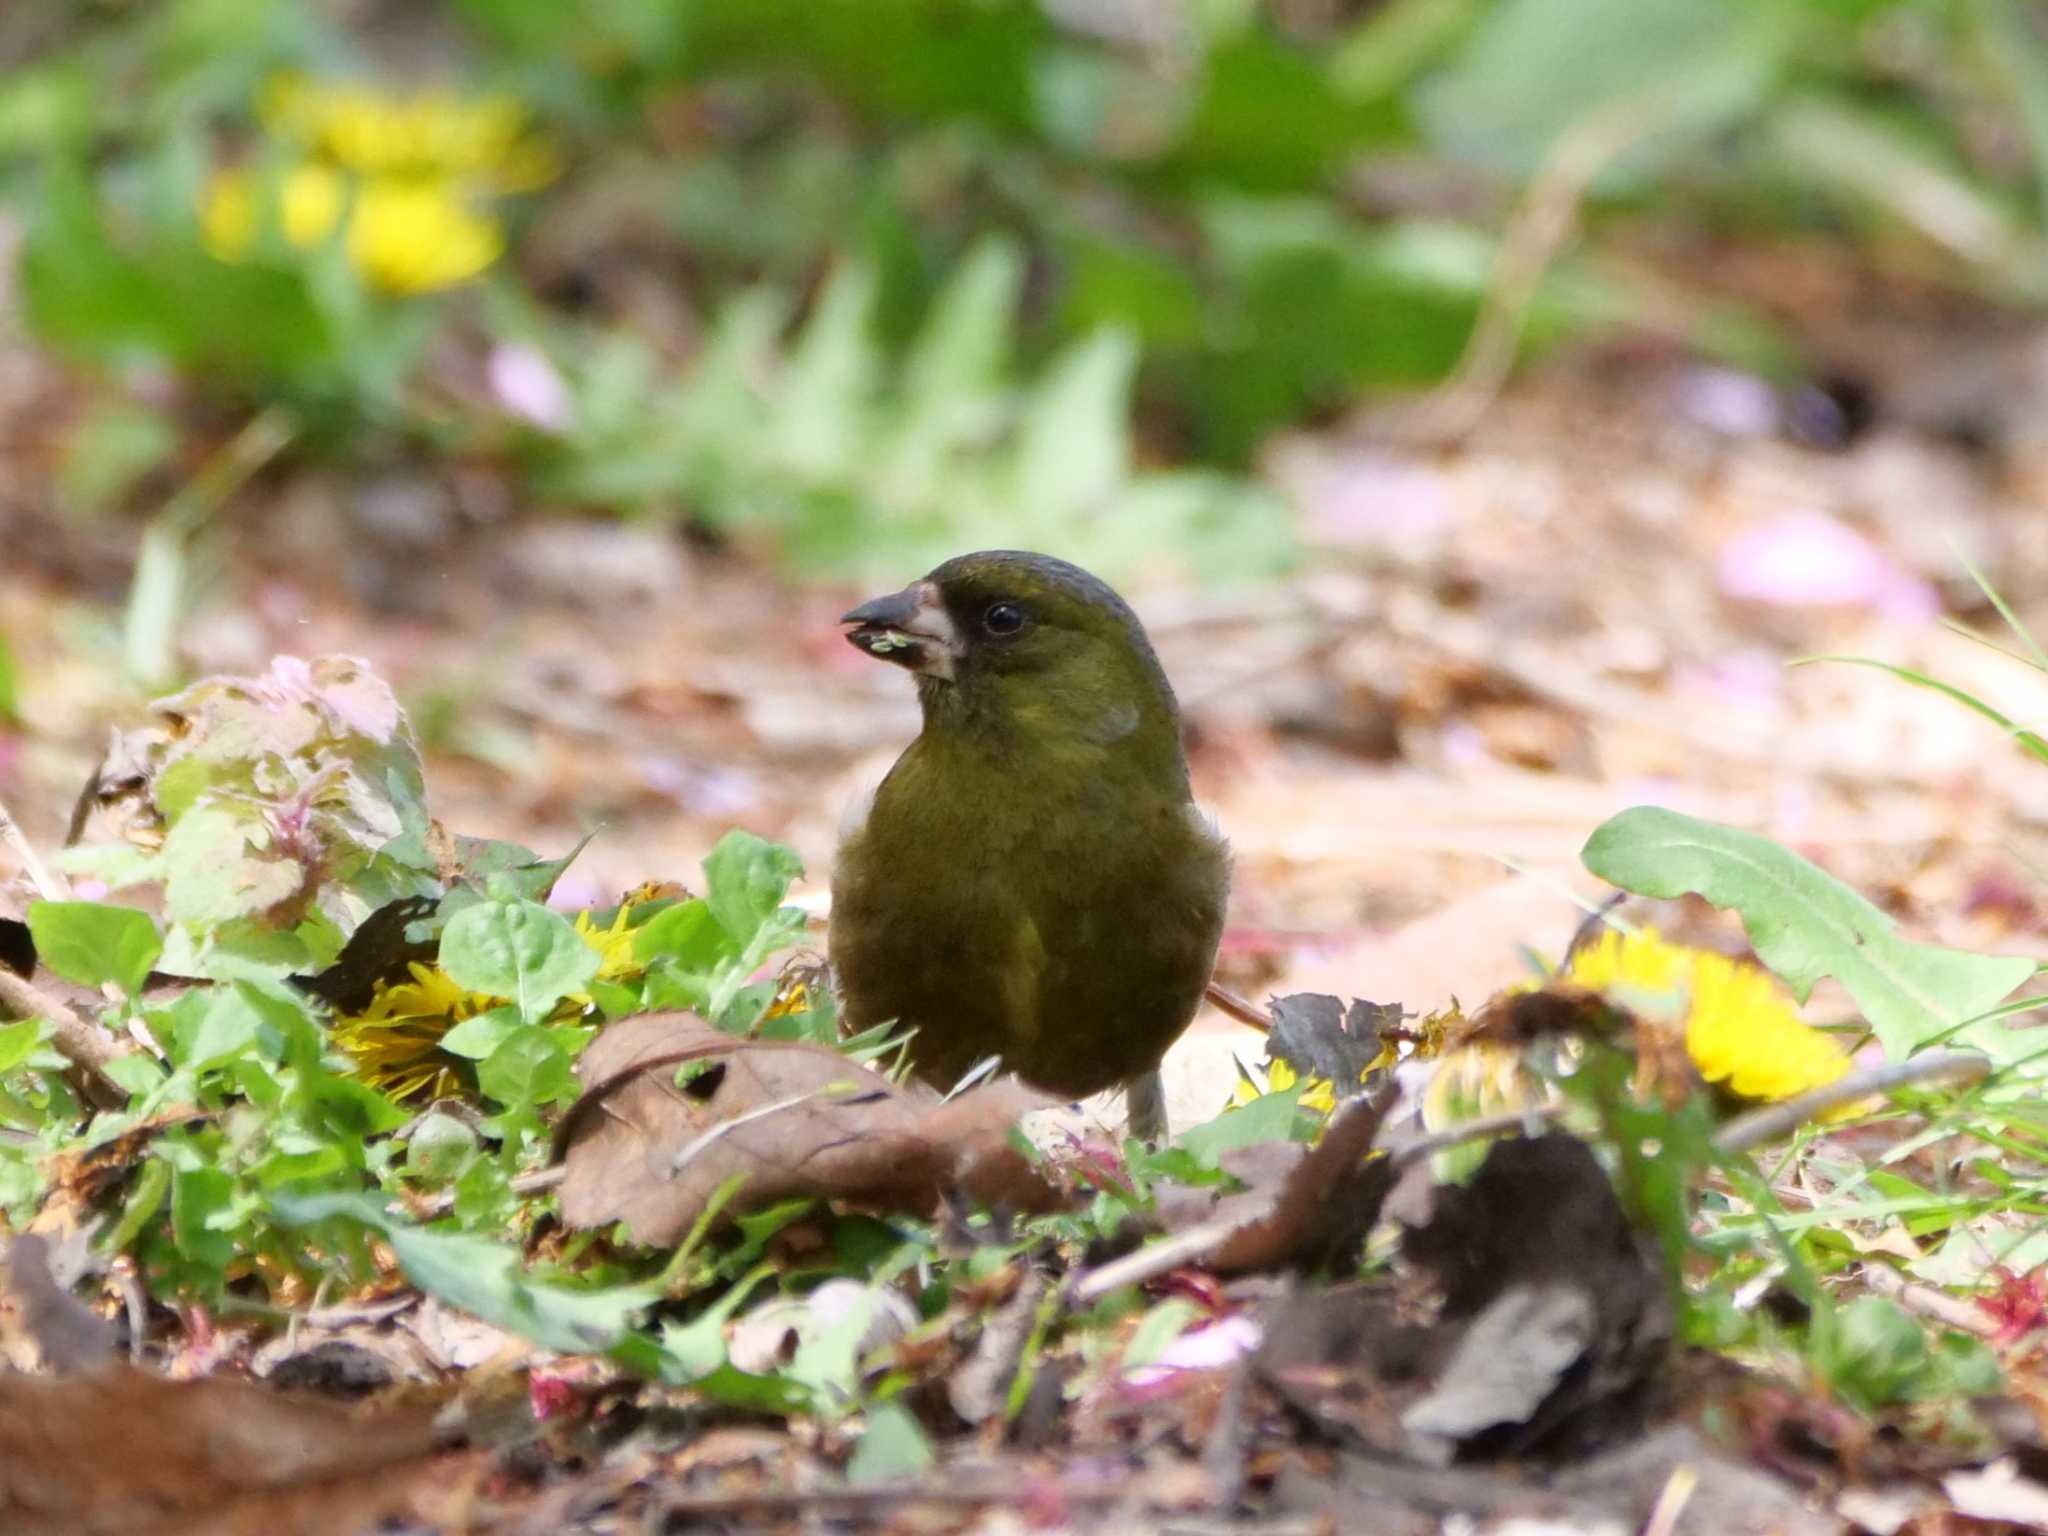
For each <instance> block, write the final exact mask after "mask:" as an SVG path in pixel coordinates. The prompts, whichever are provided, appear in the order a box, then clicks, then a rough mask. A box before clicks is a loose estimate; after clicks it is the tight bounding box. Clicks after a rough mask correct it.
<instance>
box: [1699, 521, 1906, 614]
mask: <svg viewBox="0 0 2048 1536" xmlns="http://www.w3.org/2000/svg"><path fill="white" fill-rule="evenodd" d="M1719 578H1720V584H1721V590H1722V591H1723V592H1725V593H1727V594H1728V596H1730V597H1734V598H1739V599H1741V600H1743V601H1745V602H1752V603H1771V604H1774V605H1777V606H1780V607H1787V608H1802V607H1806V608H1838V607H1864V608H1873V609H1878V610H1880V611H1882V612H1884V613H1885V614H1886V615H1887V616H1890V617H1897V618H1902V619H1904V618H1912V617H1915V616H1917V615H1922V614H1926V613H1931V612H1933V611H1934V610H1935V608H1936V607H1937V606H1938V603H1937V600H1936V598H1935V595H1934V591H1933V589H1932V588H1931V587H1929V586H1928V584H1927V583H1926V582H1924V581H1922V580H1920V579H1919V578H1918V577H1916V576H1914V575H1912V574H1911V573H1910V572H1908V571H1906V570H1904V569H1903V568H1901V567H1900V566H1899V564H1898V563H1897V562H1896V561H1894V560H1893V559H1892V558H1891V557H1890V556H1889V555H1887V554H1886V553H1885V552H1884V551H1883V550H1881V549H1879V548H1878V547H1877V545H1875V544H1873V543H1872V542H1871V541H1870V540H1869V539H1866V538H1865V537H1864V536H1863V535H1862V534H1860V533H1858V532H1857V531H1856V530H1855V529H1853V528H1851V527H1850V526H1849V525H1848V524H1846V523H1844V522H1842V521H1840V520H1839V519H1837V518H1833V517H1829V516H1827V515H1826V514H1825V513H1821V512H1811V511H1802V512H1787V513H1785V514H1783V515H1781V516H1778V517H1774V518H1771V519H1770V520H1768V521H1766V522H1763V523H1759V524H1757V525H1756V526H1754V527H1751V528H1749V529H1747V530H1746V531H1744V532H1742V533H1739V534H1737V535H1736V536H1735V537H1734V538H1732V539H1730V540H1729V541H1728V542H1727V543H1726V544H1725V545H1723V546H1722V548H1721V560H1720V571H1719Z"/></svg>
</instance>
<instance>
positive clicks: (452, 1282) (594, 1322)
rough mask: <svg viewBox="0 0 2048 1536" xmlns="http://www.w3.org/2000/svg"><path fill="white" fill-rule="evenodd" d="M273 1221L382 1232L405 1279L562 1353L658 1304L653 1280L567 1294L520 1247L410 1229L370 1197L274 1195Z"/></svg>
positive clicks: (583, 1348)
mask: <svg viewBox="0 0 2048 1536" xmlns="http://www.w3.org/2000/svg"><path fill="white" fill-rule="evenodd" d="M273 1208H274V1210H275V1213H276V1217H277V1219H278V1220H279V1221H280V1222H283V1223H284V1224H285V1225H287V1226H294V1227H302V1226H310V1225H312V1224H313V1223H315V1222H323V1221H331V1220H335V1219H337V1218H340V1219H343V1220H347V1221H352V1222H356V1223H358V1224H360V1225H362V1226H365V1227H368V1228H369V1229H371V1230H372V1231H374V1232H378V1233H381V1234H382V1235H383V1237H384V1239H385V1241H387V1242H388V1243H390V1244H391V1251H392V1252H393V1253H394V1254H396V1255H397V1256H398V1262H399V1265H400V1267H401V1268H403V1269H404V1271H405V1276H406V1278H407V1279H408V1280H410V1281H412V1283H413V1284H414V1285H416V1286H418V1287H419V1288H420V1289H421V1290H423V1291H425V1292H427V1293H428V1294H429V1295H431V1296H434V1297H437V1298H439V1299H440V1300H441V1301H444V1302H446V1303H447V1304H448V1305H449V1306H451V1307H455V1308H456V1309H458V1310H460V1311H463V1312H467V1313H469V1314H470V1315H471V1316H473V1317H480V1318H482V1319H483V1320H484V1321H485V1322H487V1323H495V1324H496V1325H497V1326H498V1327H500V1328H504V1329H507V1330H509V1331H510V1332H513V1333H516V1334H518V1335H519V1336H520V1337H521V1338H525V1339H531V1340H532V1341H533V1342H534V1343H536V1344H540V1345H544V1346H545V1347H546V1348H549V1349H559V1350H562V1351H564V1352H565V1353H568V1354H576V1355H585V1354H596V1353H599V1352H601V1351H604V1350H607V1349H610V1348H612V1347H613V1346H614V1345H615V1344H617V1343H618V1342H619V1341H620V1339H621V1338H622V1337H623V1336H624V1334H625V1333H626V1330H627V1329H628V1328H629V1327H630V1326H631V1324H632V1321H633V1319H634V1317H635V1316H636V1315H637V1314H638V1313H639V1312H640V1311H641V1310H642V1309H643V1308H645V1307H647V1306H649V1305H651V1304H652V1303H653V1302H655V1301H657V1300H659V1299H660V1296H661V1286H660V1284H659V1282H653V1283H647V1284H639V1285H616V1286H609V1287H607V1288H605V1289H603V1290H572V1289H570V1288H569V1287H567V1286H562V1285H552V1284H549V1283H547V1282H545V1281H540V1280H534V1279H532V1278H530V1277H529V1276H528V1275H527V1273H526V1271H525V1268H524V1266H523V1265H522V1264H521V1263H520V1258H519V1250H518V1249H516V1248H512V1247H508V1246H505V1245H503V1244H499V1243H493V1242H490V1241H488V1240H487V1239H484V1238H481V1237H474V1236H471V1235H469V1234H468V1233H462V1232H442V1231H434V1230H430V1229H428V1228H426V1227H416V1226H414V1225H412V1224H411V1223H410V1222H407V1221H403V1220H401V1219H399V1218H398V1217H396V1216H394V1215H393V1214H392V1213H391V1212H390V1211H389V1210H387V1209H386V1208H385V1206H384V1204H383V1202H382V1201H380V1200H379V1199H377V1198H376V1197H375V1196H373V1195H368V1194H339V1193H336V1194H295V1193H289V1192H286V1193H280V1194H279V1195H277V1196H276V1197H275V1199H274V1202H273Z"/></svg>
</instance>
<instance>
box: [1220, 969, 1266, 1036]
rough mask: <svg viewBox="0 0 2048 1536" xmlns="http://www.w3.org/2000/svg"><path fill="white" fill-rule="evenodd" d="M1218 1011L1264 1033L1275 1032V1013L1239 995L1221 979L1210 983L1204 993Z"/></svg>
mask: <svg viewBox="0 0 2048 1536" xmlns="http://www.w3.org/2000/svg"><path fill="white" fill-rule="evenodd" d="M1203 996H1205V997H1207V998H1208V999H1209V1001H1210V1003H1211V1004H1212V1005H1213V1006H1214V1007H1215V1009H1216V1011H1217V1012H1218V1013H1225V1014H1228V1015H1229V1016H1230V1017H1231V1018H1233V1019H1235V1020H1237V1022H1238V1023H1240V1024H1249V1025H1250V1026H1251V1027H1252V1028H1253V1029H1256V1030H1257V1031H1258V1032H1259V1033H1260V1034H1262V1035H1270V1034H1271V1033H1273V1015H1271V1014H1270V1013H1268V1012H1266V1010H1265V1009H1263V1008H1261V1007H1260V1006H1259V1005H1258V1004H1257V1003H1255V1002H1252V1001H1251V1000H1250V999H1249V998H1243V997H1239V996H1238V995H1237V994H1236V993H1235V992H1233V991H1231V990H1230V988H1228V987H1226V986H1224V985H1223V983H1222V982H1220V981H1212V982H1210V983H1209V985H1208V988H1207V990H1206V991H1205V992H1204V993H1203Z"/></svg>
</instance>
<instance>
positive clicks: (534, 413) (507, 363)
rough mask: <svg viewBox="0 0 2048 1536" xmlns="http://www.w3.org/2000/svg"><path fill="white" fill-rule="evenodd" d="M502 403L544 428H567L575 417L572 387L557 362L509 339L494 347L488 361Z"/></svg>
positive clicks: (497, 395) (494, 391)
mask: <svg viewBox="0 0 2048 1536" xmlns="http://www.w3.org/2000/svg"><path fill="white" fill-rule="evenodd" d="M485 372H486V374H487V375H488V377H489V379H490V384H491V393H492V394H493V395H495V396H496V397H497V400H498V404H500V405H502V406H504V407H505V409H506V410H507V411H509V412H511V413H512V414H513V415H514V416H517V417H519V418H520V419H521V420H522V421H525V422H529V423H531V424H532V425H533V426H536V427H539V428H540V429H541V430H542V431H544V432H566V431H567V430H568V429H569V425H570V423H571V422H572V421H573V420H574V411H573V409H572V407H571V405H570V402H569V388H568V386H567V385H566V384H564V383H563V382H562V376H561V374H559V373H557V372H556V371H555V365H554V364H553V363H551V362H549V361H548V360H547V359H546V358H545V357H543V356H541V354H540V353H539V352H537V351H535V350H534V349H533V348H532V347H529V346H524V345H522V344H520V343H518V342H507V343H505V344H504V345H502V346H496V347H493V348H491V356H490V361H489V362H488V363H487V364H486V365H485Z"/></svg>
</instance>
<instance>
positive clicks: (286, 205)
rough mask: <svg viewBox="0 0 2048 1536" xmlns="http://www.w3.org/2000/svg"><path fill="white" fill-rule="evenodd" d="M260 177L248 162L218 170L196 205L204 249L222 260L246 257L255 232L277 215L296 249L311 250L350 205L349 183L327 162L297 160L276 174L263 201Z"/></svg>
mask: <svg viewBox="0 0 2048 1536" xmlns="http://www.w3.org/2000/svg"><path fill="white" fill-rule="evenodd" d="M268 191H270V189H269V188H266V187H265V185H264V183H263V179H262V178H261V177H259V176H258V175H257V174H256V173H255V171H253V170H251V169H250V168H249V167H247V166H240V167H237V168H236V169H233V170H227V171H220V172H218V173H216V174H215V176H214V177H213V179H212V180H211V181H210V182H208V183H207V188H206V194H205V197H204V199H203V200H202V202H201V206H200V210H199V228H200V233H201V234H202V235H203V236H204V237H205V240H206V248H207V249H208V250H209V251H211V252H212V253H213V254H214V255H215V256H217V257H219V258H220V259H221V260H222V261H244V260H246V259H247V258H248V255H249V252H250V251H251V249H253V248H254V246H255V244H256V236H257V233H258V232H259V231H260V230H261V229H263V228H264V226H265V224H266V222H267V221H268V220H269V219H271V218H275V220H276V223H277V228H278V231H279V232H280V233H281V234H282V235H283V236H284V238H285V240H286V242H287V243H289V244H290V245H291V246H292V247H293V249H295V250H301V251H305V250H311V249H312V248H313V247H314V246H316V245H318V244H320V242H321V241H323V240H325V239H326V238H327V237H328V236H329V235H331V234H333V233H334V226H335V225H336V224H337V223H338V222H339V221H340V219H341V215H342V210H343V209H344V208H346V207H347V206H348V183H347V182H346V181H345V180H344V179H343V178H342V177H341V176H339V175H337V174H336V173H335V172H334V171H331V170H329V169H328V168H327V167H325V166H319V165H300V166H295V167H293V168H292V169H291V170H289V171H287V172H286V173H285V174H284V175H283V176H281V177H280V178H278V181H277V185H276V188H275V194H274V203H273V204H272V205H270V206H266V198H265V193H266V192H268Z"/></svg>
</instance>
